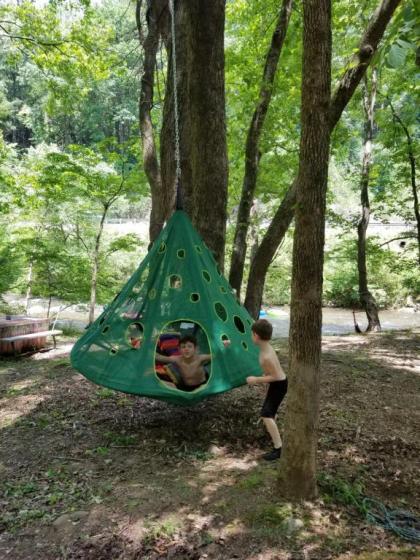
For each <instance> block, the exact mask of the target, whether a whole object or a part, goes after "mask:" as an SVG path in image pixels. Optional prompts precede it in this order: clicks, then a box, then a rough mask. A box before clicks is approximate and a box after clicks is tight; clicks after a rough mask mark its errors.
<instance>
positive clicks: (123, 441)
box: [104, 432, 138, 445]
mask: <svg viewBox="0 0 420 560" xmlns="http://www.w3.org/2000/svg"><path fill="white" fill-rule="evenodd" d="M104 435H105V437H106V438H107V440H108V442H109V444H113V445H134V444H135V443H136V441H137V437H138V436H137V435H133V434H124V433H123V434H117V433H115V432H105V434H104Z"/></svg>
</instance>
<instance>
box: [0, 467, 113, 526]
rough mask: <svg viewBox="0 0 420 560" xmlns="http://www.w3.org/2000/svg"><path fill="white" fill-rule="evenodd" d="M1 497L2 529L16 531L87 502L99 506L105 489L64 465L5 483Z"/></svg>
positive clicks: (0, 519)
mask: <svg viewBox="0 0 420 560" xmlns="http://www.w3.org/2000/svg"><path fill="white" fill-rule="evenodd" d="M3 488H4V491H3V492H2V494H0V497H1V499H2V502H3V503H2V511H1V513H0V527H1V528H2V529H5V530H7V531H15V530H18V529H19V528H21V527H24V526H25V525H27V524H29V523H32V522H33V521H34V520H42V523H44V522H46V521H48V520H51V519H53V518H54V517H56V516H57V515H59V514H60V513H62V512H63V511H76V510H77V509H80V507H85V505H86V504H87V503H100V502H101V501H102V493H106V491H107V490H106V488H105V487H104V485H103V484H102V486H100V487H98V488H95V486H94V485H93V484H92V479H91V477H90V476H89V473H83V474H82V475H80V476H78V477H77V478H76V477H75V476H74V473H71V472H68V471H67V469H66V466H65V465H60V466H57V467H54V468H50V469H48V470H47V471H46V472H45V471H44V472H38V473H33V474H32V475H31V477H30V478H29V479H27V478H26V479H25V478H22V479H16V480H13V481H10V480H9V481H7V482H6V483H5V484H3Z"/></svg>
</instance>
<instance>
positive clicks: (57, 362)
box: [52, 358, 70, 368]
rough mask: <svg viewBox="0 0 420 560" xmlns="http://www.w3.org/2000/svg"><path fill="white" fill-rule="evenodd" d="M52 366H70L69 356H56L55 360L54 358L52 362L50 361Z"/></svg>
mask: <svg viewBox="0 0 420 560" xmlns="http://www.w3.org/2000/svg"><path fill="white" fill-rule="evenodd" d="M52 366H53V367H54V368H59V367H67V366H69V367H70V359H69V358H58V359H57V360H54V362H53V363H52Z"/></svg>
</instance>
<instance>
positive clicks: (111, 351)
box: [109, 347, 118, 356]
mask: <svg viewBox="0 0 420 560" xmlns="http://www.w3.org/2000/svg"><path fill="white" fill-rule="evenodd" d="M117 352H118V348H115V347H112V348H111V350H110V351H109V353H110V354H111V356H115V354H116V353H117Z"/></svg>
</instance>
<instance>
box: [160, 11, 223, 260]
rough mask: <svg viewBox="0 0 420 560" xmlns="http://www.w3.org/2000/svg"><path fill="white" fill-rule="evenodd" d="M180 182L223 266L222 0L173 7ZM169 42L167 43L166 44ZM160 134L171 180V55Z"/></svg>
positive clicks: (169, 181) (192, 213) (166, 179)
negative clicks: (174, 8)
mask: <svg viewBox="0 0 420 560" xmlns="http://www.w3.org/2000/svg"><path fill="white" fill-rule="evenodd" d="M175 23H176V64H177V89H178V101H179V123H180V150H181V184H182V191H183V198H184V207H185V210H186V211H187V213H188V214H189V216H190V218H191V220H192V222H193V224H194V226H195V227H196V228H197V230H198V231H199V233H200V234H201V236H202V237H203V239H204V241H205V242H206V244H207V245H208V246H209V248H210V249H211V250H212V251H213V253H214V255H215V258H216V260H217V261H218V262H219V264H220V265H221V266H223V260H224V249H225V233H226V218H227V209H226V207H227V178H228V165H227V147H226V116H225V81H224V23H225V2H224V0H213V1H212V2H207V1H205V0H190V1H189V2H179V3H177V4H176V10H175ZM170 48H171V47H170ZM168 59H169V60H170V64H169V68H168V79H167V87H166V95H165V106H164V122H163V128H162V134H161V147H162V148H161V162H162V181H163V185H164V188H168V187H169V188H170V186H171V185H173V184H174V180H175V163H174V161H173V160H174V155H173V154H174V150H173V145H174V127H173V121H174V119H173V85H172V61H171V54H170V53H169V55H168Z"/></svg>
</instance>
